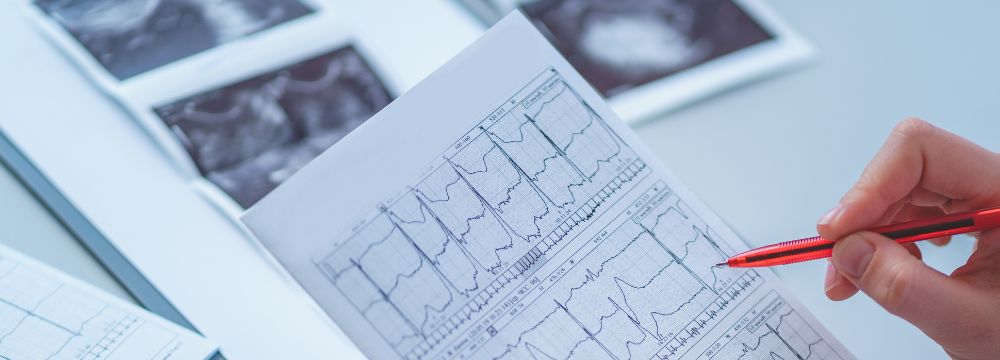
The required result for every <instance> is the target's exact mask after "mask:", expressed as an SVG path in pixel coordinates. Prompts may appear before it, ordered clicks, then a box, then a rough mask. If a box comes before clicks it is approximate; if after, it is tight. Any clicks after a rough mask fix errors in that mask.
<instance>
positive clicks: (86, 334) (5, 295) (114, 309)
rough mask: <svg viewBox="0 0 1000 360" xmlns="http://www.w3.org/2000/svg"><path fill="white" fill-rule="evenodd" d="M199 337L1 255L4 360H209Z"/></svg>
mask: <svg viewBox="0 0 1000 360" xmlns="http://www.w3.org/2000/svg"><path fill="white" fill-rule="evenodd" d="M215 352H216V347H215V346H214V345H212V344H210V343H209V342H208V341H206V340H205V339H203V338H200V337H199V336H198V335H196V334H194V333H192V332H190V331H188V330H186V329H183V328H181V327H179V326H177V325H174V324H172V323H169V322H167V321H166V320H163V319H160V318H158V317H156V315H153V314H151V313H148V312H146V311H145V310H142V309H139V308H138V307H136V306H134V305H131V304H128V303H125V302H124V301H121V300H118V299H115V298H113V296H112V295H109V294H106V293H104V292H101V291H100V290H97V289H96V288H93V287H91V286H89V285H86V284H83V283H81V282H79V281H77V280H75V279H72V278H70V277H68V276H66V275H64V274H62V273H60V272H58V271H56V270H54V269H52V268H49V267H48V266H46V265H43V264H41V263H38V262H37V261H35V260H32V259H30V258H27V257H26V256H24V255H21V254H19V253H16V252H14V251H13V250H10V249H7V248H5V247H0V359H4V360H22V359H24V360H33V359H51V360H63V359H65V360H105V359H108V360H115V359H119V360H146V359H149V360H159V359H179V360H188V359H199V360H202V359H206V358H208V357H209V356H211V355H213V354H215Z"/></svg>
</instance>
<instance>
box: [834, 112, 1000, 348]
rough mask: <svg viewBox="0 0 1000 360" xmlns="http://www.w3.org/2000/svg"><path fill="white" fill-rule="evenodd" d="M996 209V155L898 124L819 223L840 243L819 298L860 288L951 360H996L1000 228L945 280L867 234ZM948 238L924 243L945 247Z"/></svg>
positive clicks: (923, 126) (999, 191)
mask: <svg viewBox="0 0 1000 360" xmlns="http://www.w3.org/2000/svg"><path fill="white" fill-rule="evenodd" d="M992 205H1000V154H997V153H994V152H991V151H988V150H986V149H983V148H981V147H979V146H977V145H976V144H973V143H971V142H969V141H968V140H965V139H963V138H961V137H958V136H956V135H954V134H951V133H949V132H946V131H944V130H941V129H939V128H936V127H934V126H933V125H931V124H928V123H926V122H924V121H921V120H916V119H909V120H905V121H903V122H901V123H900V124H899V125H897V126H896V128H895V130H893V132H892V134H891V135H890V136H889V138H888V139H887V140H886V142H885V145H883V146H882V149H881V150H880V151H879V153H878V154H877V155H875V158H874V159H873V160H872V161H871V163H869V164H868V167H867V168H866V169H865V171H864V173H863V174H862V175H861V179H860V180H858V182H857V183H856V184H854V186H853V187H852V188H851V189H850V190H849V191H848V192H847V194H846V195H844V197H843V198H842V199H841V200H840V203H839V204H838V205H837V206H836V207H834V208H833V210H831V211H830V212H829V213H828V214H826V215H825V216H823V218H822V219H820V221H819V224H818V225H817V230H819V233H820V235H822V236H823V237H825V238H827V239H837V242H836V244H835V245H834V247H833V258H832V260H831V264H830V267H829V268H827V275H826V281H825V290H826V296H827V297H829V298H830V299H831V300H837V301H840V300H844V299H847V298H850V297H851V296H853V295H854V294H855V293H857V292H858V290H859V289H860V290H861V291H862V292H864V293H865V294H867V295H868V296H869V297H871V298H872V299H873V300H875V302H877V303H878V304H879V305H881V306H882V307H883V308H885V309H886V310H888V311H889V312H890V313H892V314H895V315H897V316H899V317H901V318H903V319H905V320H907V321H909V322H910V323H912V324H913V325H916V326H917V327H918V328H920V330H922V331H923V332H924V333H925V334H927V336H929V337H930V338H931V339H933V340H934V341H936V342H937V343H938V344H940V345H941V346H942V347H944V350H945V351H946V352H947V353H948V354H949V355H950V356H951V357H952V358H955V359H987V358H989V359H995V358H997V356H998V355H1000V229H997V230H991V231H984V232H982V233H980V234H978V236H977V245H976V250H975V252H974V253H973V254H972V255H971V256H970V257H969V260H968V262H967V263H966V264H965V265H964V266H962V267H960V268H958V269H957V270H955V271H954V272H953V273H951V275H945V274H942V273H941V272H939V271H937V270H934V269H932V268H930V267H928V266H927V265H925V264H924V263H923V262H922V261H921V260H920V250H919V249H917V247H916V245H915V244H905V245H901V244H899V243H896V242H895V241H893V240H891V239H889V238H886V237H884V236H881V235H878V234H875V233H871V232H857V231H858V230H861V229H865V228H869V227H872V226H878V225H884V224H889V223H897V222H901V221H907V220H911V219H915V218H922V217H928V216H935V215H941V214H946V213H956V212H961V211H966V210H974V209H978V208H983V207H987V206H992ZM949 240H950V239H949V238H941V239H934V240H931V241H932V242H934V243H936V244H939V245H944V244H946V243H947V242H948V241H949Z"/></svg>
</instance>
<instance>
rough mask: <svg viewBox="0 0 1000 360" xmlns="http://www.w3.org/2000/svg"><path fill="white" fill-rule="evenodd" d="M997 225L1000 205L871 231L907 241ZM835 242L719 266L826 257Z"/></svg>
mask: <svg viewBox="0 0 1000 360" xmlns="http://www.w3.org/2000/svg"><path fill="white" fill-rule="evenodd" d="M997 227H1000V206H997V207H992V208H988V209H982V210H973V211H966V212H962V213H956V214H949V215H942V216H936V217H932V218H927V219H919V220H912V221H907V222H902V223H898V224H892V225H885V226H879V227H876V228H872V229H869V230H868V231H871V232H875V233H879V234H882V235H885V237H888V238H890V239H894V240H896V242H898V243H900V244H905V243H910V242H914V241H920V240H927V239H933V238H937V237H942V236H950V235H958V234H965V233H970V232H974V231H981V230H987V229H992V228H997ZM833 243H834V241H833V240H827V239H824V238H823V237H821V236H814V237H810V238H805V239H799V240H792V241H785V242H781V243H777V244H772V245H766V246H762V247H759V248H756V249H753V250H750V251H746V252H743V253H740V254H738V255H736V256H733V257H731V258H729V260H727V261H726V262H724V263H719V264H716V266H726V265H728V266H730V267H764V266H774V265H785V264H792V263H797V262H802V261H808V260H816V259H823V258H828V257H830V256H831V255H832V254H833Z"/></svg>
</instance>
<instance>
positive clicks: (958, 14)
mask: <svg viewBox="0 0 1000 360" xmlns="http://www.w3.org/2000/svg"><path fill="white" fill-rule="evenodd" d="M770 3H771V4H772V5H773V7H774V8H775V9H776V10H777V12H778V13H779V14H780V15H781V16H783V17H784V18H785V19H786V20H787V21H788V22H789V23H790V24H791V25H792V26H793V27H795V28H796V29H798V30H799V31H800V32H801V33H802V34H803V35H804V36H805V37H806V38H807V39H809V40H810V41H811V42H813V43H814V44H815V45H816V46H817V48H818V49H819V51H820V55H819V57H818V61H817V62H815V63H814V64H811V65H809V66H808V67H805V68H803V69H799V70H796V71H794V72H791V73H788V74H785V75H781V76H778V77H775V78H771V79H767V80H764V81H762V82H758V83H754V84H751V85H748V86H745V87H742V88H739V89H734V90H732V91H729V92H727V93H725V94H721V95H719V96H714V97H711V98H709V99H708V100H706V101H703V102H700V103H697V104H693V105H691V106H688V107H686V108H684V109H682V110H680V111H676V112H673V113H671V114H667V115H664V116H663V117H662V118H661V119H657V120H655V121H651V122H647V123H644V124H640V125H637V126H636V127H635V128H636V130H637V132H638V133H639V134H640V136H641V137H643V138H644V139H645V140H646V141H647V142H648V143H649V144H650V145H651V146H652V148H653V149H654V150H655V151H656V152H657V153H658V154H659V155H660V156H661V157H662V158H663V160H664V161H665V162H666V164H667V165H668V166H669V167H671V168H672V169H673V170H674V172H675V173H677V175H678V176H679V177H680V178H681V179H682V180H684V181H685V182H686V183H687V184H688V185H689V186H690V187H691V188H692V189H693V190H694V191H695V192H696V193H698V194H700V195H701V197H702V198H703V199H704V200H705V201H706V202H707V203H708V204H709V206H711V207H712V208H714V209H715V211H717V212H718V213H719V214H720V215H721V217H722V218H724V219H726V220H727V221H728V222H729V224H730V225H732V226H733V228H735V230H736V231H737V232H738V233H740V234H741V235H742V236H743V237H744V238H745V239H746V240H747V241H749V242H750V243H752V244H764V243H768V242H773V241H778V240H786V239H791V238H796V237H802V236H806V235H810V234H812V233H813V232H814V229H813V224H814V222H815V220H816V219H817V218H818V217H819V216H820V215H822V214H823V213H824V212H825V211H826V210H827V209H828V208H829V207H831V206H832V205H834V203H835V201H836V200H837V199H838V198H839V197H840V195H841V194H842V193H843V191H845V190H846V189H847V188H848V187H849V186H850V185H851V184H852V182H853V181H854V180H855V179H856V178H857V176H858V174H860V171H861V170H862V168H863V167H864V165H865V164H866V163H867V161H868V160H869V158H870V157H871V156H872V155H873V154H874V153H875V151H876V150H877V149H878V147H879V146H880V144H881V142H882V140H883V138H884V137H885V136H886V135H887V134H888V132H889V130H890V129H891V128H892V126H893V125H894V124H895V123H896V122H897V121H898V120H900V119H902V118H904V117H906V116H920V117H923V118H925V119H928V120H931V121H932V122H935V123H936V124H938V125H939V126H942V127H944V128H946V129H948V130H951V131H954V132H956V133H958V134H960V135H963V136H966V137H968V138H971V139H972V140H974V141H976V142H978V143H980V144H982V145H983V146H985V147H987V148H989V149H992V150H1000V107H998V106H997V104H1000V101H998V99H1000V70H997V69H996V64H998V63H1000V50H998V49H1000V48H997V47H996V46H995V44H996V41H997V40H996V35H997V34H1000V23H998V22H996V21H995V19H994V17H995V14H996V13H998V11H1000V3H998V2H995V1H988V0H977V1H966V2H961V3H954V2H949V3H936V2H928V1H919V2H913V1H902V0H891V1H874V2H873V1H860V0H849V1H841V2H837V3H835V4H816V3H814V2H803V1H794V0H773V1H770ZM10 8H11V7H9V6H8V7H6V8H5V9H10ZM410 16H416V14H410ZM428 16H433V15H428ZM0 24H3V26H0V29H2V31H0V44H4V45H5V46H6V47H7V49H8V50H7V51H5V55H4V56H3V57H0V69H5V70H0V79H3V81H2V82H0V119H4V118H7V119H9V118H22V119H25V118H27V119H31V118H33V117H37V116H38V115H37V112H36V110H37V106H39V104H44V103H48V101H46V100H50V101H51V103H50V104H51V106H59V105H58V104H59V103H61V102H70V103H72V105H73V106H70V107H67V109H68V110H66V111H64V113H65V114H64V115H66V116H77V117H78V118H80V119H81V120H80V121H85V120H83V119H86V115H87V114H88V113H87V111H88V110H91V109H93V114H97V115H99V116H108V115H109V114H111V115H113V116H122V119H121V121H128V119H127V117H126V116H125V114H124V113H122V112H118V111H109V110H108V109H109V108H112V107H114V105H113V104H111V103H110V101H108V100H107V99H106V98H104V97H101V96H94V95H93V94H88V93H86V92H89V91H95V90H94V89H92V88H89V87H87V86H82V85H81V82H85V80H84V79H83V78H82V77H79V76H72V75H68V74H71V72H72V70H73V68H72V65H71V64H70V63H69V62H67V61H64V60H61V55H60V54H59V53H58V52H57V51H55V50H54V49H53V48H51V46H38V45H37V44H26V43H25V42H27V41H31V42H35V41H40V40H41V38H40V37H38V36H30V37H26V36H24V34H26V32H25V31H26V30H25V29H24V28H25V27H29V26H28V24H26V23H25V22H24V21H22V19H20V18H19V16H18V15H17V14H11V13H9V12H6V11H5V12H3V13H0ZM36 60H37V61H36ZM33 64H37V65H33ZM32 66H34V67H32ZM54 67H55V68H54ZM13 68H18V69H25V68H29V69H30V70H31V71H23V70H18V71H11V70H10V69H13ZM52 77H58V79H53V78H52ZM39 81H41V82H43V83H44V82H52V83H62V82H65V83H66V84H67V85H68V88H69V89H72V90H71V91H69V92H67V91H66V90H65V89H63V90H61V91H59V92H56V94H57V96H54V97H53V98H47V96H49V95H48V94H49V92H47V91H46V89H44V88H43V87H39V86H32V84H34V83H36V82H39ZM73 92H76V93H73ZM75 94H78V95H80V96H79V97H77V96H74V95H75ZM39 99H45V100H42V101H40V100H39ZM77 99H82V100H77ZM24 100H29V101H24ZM44 112H45V113H46V114H49V115H52V114H54V113H58V111H54V110H52V109H47V110H46V111H44ZM34 120H35V121H46V119H43V118H37V119H34ZM52 146H53V147H59V146H61V144H53V145H52ZM22 191H23V190H21V189H20V187H18V186H16V184H14V183H13V182H11V181H10V179H9V178H8V177H7V175H6V174H5V173H3V172H0V199H2V200H0V202H2V205H3V206H0V217H2V218H3V219H0V228H2V229H5V230H4V231H3V232H0V242H4V243H8V244H11V245H12V246H13V247H15V248H19V249H21V250H23V251H25V252H27V253H29V254H31V255H33V256H36V257H39V258H41V259H42V260H45V261H48V262H54V263H58V264H56V265H57V266H58V267H60V268H62V269H64V270H70V271H74V272H75V273H76V274H77V275H78V276H80V277H82V278H84V279H86V280H89V281H92V282H94V283H97V284H98V285H99V286H102V287H105V288H109V289H111V290H112V291H120V290H115V289H114V287H115V286H114V284H113V283H111V282H109V281H110V279H109V278H107V275H106V274H102V273H101V272H100V270H99V269H98V268H97V267H95V266H96V265H95V263H93V259H90V258H89V257H88V255H87V254H86V253H85V252H83V251H81V249H80V248H79V247H74V246H73V245H71V244H72V242H71V241H68V240H66V238H65V236H66V234H65V233H60V231H62V230H61V228H58V227H59V225H58V224H57V223H53V222H46V221H45V220H37V219H41V217H39V216H40V214H35V215H38V216H34V217H32V218H33V219H36V220H19V219H23V218H24V217H31V216H28V214H29V213H32V212H35V213H37V212H38V211H42V210H41V209H40V208H37V205H32V202H31V201H30V199H28V198H26V197H24V196H25V195H24V194H23V192H22ZM25 221H27V223H28V224H31V225H30V226H28V225H24V224H25ZM9 224H15V225H16V224H20V225H21V226H9ZM10 229H14V230H10ZM31 237H42V238H50V237H51V238H62V239H63V240H59V241H54V242H51V244H52V245H51V247H50V245H41V244H40V243H32V242H23V239H25V238H31ZM18 239H21V240H18ZM18 241H22V242H20V243H19V242H18ZM56 248H58V250H56ZM970 250H971V241H968V239H960V241H957V243H956V244H953V245H952V246H949V247H947V248H943V249H930V250H927V251H925V257H926V258H927V259H928V262H930V263H931V264H934V265H935V266H936V267H938V268H939V269H942V270H943V271H946V272H947V271H950V270H951V269H954V268H955V267H957V266H959V265H961V264H962V263H964V260H965V257H966V256H967V254H968V253H969V252H970ZM823 266H825V263H823V262H816V263H810V264H804V265H794V266H788V267H782V268H778V270H777V272H778V274H779V275H780V276H781V277H782V278H784V279H785V281H786V282H787V283H788V286H790V287H791V288H792V289H794V290H795V292H796V293H798V294H799V297H800V299H801V300H802V301H803V302H804V303H805V304H806V305H807V306H808V307H809V308H810V309H811V310H812V311H813V312H814V313H815V314H816V316H817V317H818V318H819V319H820V320H821V321H822V322H823V323H824V324H825V325H826V326H827V327H828V328H829V329H830V330H831V331H832V332H833V333H834V334H835V335H836V336H837V337H839V339H840V340H841V341H842V342H843V343H844V344H845V345H846V346H847V347H848V348H849V349H851V350H852V351H853V352H854V353H855V354H856V355H857V356H858V357H859V358H862V359H875V358H910V359H936V358H945V357H946V356H945V354H944V353H943V352H942V351H941V350H940V348H939V347H938V346H937V345H935V344H934V343H932V342H930V341H929V340H927V339H926V337H924V336H923V334H922V333H920V332H919V331H918V330H916V329H915V328H913V327H911V326H909V325H908V324H907V323H905V322H903V321H901V320H899V319H897V318H894V317H892V316H891V315H888V314H887V313H885V312H883V311H882V310H881V309H880V308H878V307H877V305H875V304H874V303H873V302H871V301H870V300H868V299H866V298H864V297H860V296H859V297H856V298H854V299H851V300H849V301H846V302H842V303H833V302H829V301H828V300H826V298H825V297H824V296H823V293H822V279H823V271H824V267H823ZM119 294H121V293H120V292H119ZM181 310H182V311H183V310H184V309H183V308H182V309H181Z"/></svg>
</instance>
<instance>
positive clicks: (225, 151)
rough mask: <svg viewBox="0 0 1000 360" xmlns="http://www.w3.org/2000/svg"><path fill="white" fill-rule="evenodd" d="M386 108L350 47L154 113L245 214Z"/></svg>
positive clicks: (382, 91) (375, 80) (384, 95)
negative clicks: (293, 175)
mask: <svg viewBox="0 0 1000 360" xmlns="http://www.w3.org/2000/svg"><path fill="white" fill-rule="evenodd" d="M390 101H392V96H390V95H389V92H388V91H387V90H386V87H385V85H384V84H383V83H382V81H381V80H380V79H379V77H378V76H377V75H376V74H375V73H374V71H373V70H372V68H371V67H370V66H369V65H368V64H367V63H366V62H365V60H364V59H363V58H362V57H361V56H360V55H359V53H358V52H357V51H356V50H355V49H354V48H353V47H350V46H348V47H344V48H341V49H338V50H335V51H333V52H330V53H327V54H325V55H321V56H318V57H315V58H312V59H310V60H307V61H304V62H300V63H297V64H294V65H291V66H289V67H286V68H284V69H281V70H278V71H274V72H271V73H267V74H264V75H261V76H257V77H254V78H252V79H249V80H245V81H242V82H239V83H237V84H234V85H230V86H226V87H223V88H220V89H217V90H214V91H210V92H206V93H203V94H199V95H195V96H193V97H190V98H187V99H183V100H180V101H176V102H173V103H171V104H168V105H164V106H160V107H157V108H156V109H155V112H156V114H157V115H158V116H159V117H160V119H162V120H163V122H164V123H165V124H166V125H167V126H168V127H169V128H170V130H171V131H172V132H173V134H174V135H175V136H176V137H177V139H178V140H180V142H181V143H182V144H183V145H184V147H185V148H186V149H187V151H188V154H189V155H190V156H191V158H192V159H193V160H194V162H195V164H196V165H197V166H198V169H199V171H200V172H201V173H202V175H203V176H204V177H205V178H207V179H208V180H209V181H211V182H212V183H214V184H216V185H217V186H218V187H219V188H220V189H222V191H224V192H225V193H226V194H228V195H229V196H230V197H232V198H233V199H234V200H235V201H236V202H237V203H239V204H240V205H241V206H242V207H244V208H249V207H250V206H251V205H253V204H254V203H255V202H257V200H259V199H260V198H262V197H263V196H264V195H266V194H267V193H268V192H270V191H271V190H272V189H274V188H275V187H277V186H278V185H279V184H281V182H282V181H284V180H285V179H287V178H288V177H289V176H291V175H292V174H293V173H294V172H295V171H296V170H298V169H299V168H300V167H302V166H303V165H305V164H306V163H308V162H309V161H310V160H312V159H313V158H314V157H316V156H317V155H319V154H320V153H321V152H323V151H324V150H326V149H327V148H328V147H330V146H331V145H333V144H334V143H336V142H337V141H338V140H340V139H341V138H342V137H344V136H345V135H347V134H348V133H349V132H351V130H354V128H356V127H358V125H361V123H363V122H364V121H365V120H367V119H368V118H369V117H370V116H372V115H374V114H375V113H376V112H378V111H379V110H381V109H382V107H384V106H385V105H387V104H388V103H389V102H390Z"/></svg>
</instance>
